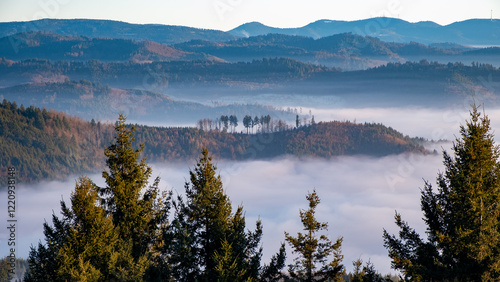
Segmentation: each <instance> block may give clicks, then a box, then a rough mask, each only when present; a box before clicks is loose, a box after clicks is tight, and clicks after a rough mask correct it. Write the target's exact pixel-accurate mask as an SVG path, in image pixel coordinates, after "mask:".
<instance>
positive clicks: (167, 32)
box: [0, 19, 236, 44]
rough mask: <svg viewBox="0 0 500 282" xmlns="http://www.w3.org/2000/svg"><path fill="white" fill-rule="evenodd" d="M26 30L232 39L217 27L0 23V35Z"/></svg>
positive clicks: (166, 39) (168, 40) (165, 39)
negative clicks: (214, 28) (215, 28)
mask: <svg viewBox="0 0 500 282" xmlns="http://www.w3.org/2000/svg"><path fill="white" fill-rule="evenodd" d="M29 31H43V32H50V33H55V34H62V35H73V36H87V37H91V38H118V39H129V40H136V41H143V40H149V41H154V42H158V43H162V44H175V43H181V42H186V41H189V40H193V39H203V40H210V41H227V40H231V39H235V38H236V36H234V35H231V34H229V33H226V32H223V31H219V30H209V29H199V28H191V27H185V26H172V25H161V24H130V23H125V22H119V21H110V20H89V19H73V20H62V19H42V20H37V21H28V22H5V23H0V37H5V36H8V35H13V34H16V33H22V32H29Z"/></svg>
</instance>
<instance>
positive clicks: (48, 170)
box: [0, 99, 425, 185]
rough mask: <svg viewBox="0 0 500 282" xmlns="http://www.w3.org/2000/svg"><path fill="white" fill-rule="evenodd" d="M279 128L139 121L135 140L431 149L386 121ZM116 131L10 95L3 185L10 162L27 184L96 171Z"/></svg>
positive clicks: (268, 150) (225, 154) (338, 151)
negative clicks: (249, 130)
mask: <svg viewBox="0 0 500 282" xmlns="http://www.w3.org/2000/svg"><path fill="white" fill-rule="evenodd" d="M279 128H283V127H281V126H280V127H279ZM275 130H276V129H275ZM277 130H278V131H266V132H263V133H259V134H256V135H253V134H238V133H228V132H227V131H226V130H223V131H220V130H210V131H203V130H199V129H196V128H186V127H184V128H180V127H179V128H165V127H149V126H139V125H138V126H137V127H136V138H135V139H136V146H137V145H138V144H139V143H144V144H145V147H144V152H143V154H144V156H145V157H147V158H148V160H150V161H153V162H167V161H178V160H190V161H192V160H194V159H196V158H197V157H198V156H199V153H200V151H201V149H202V148H203V147H207V148H208V149H209V150H210V152H211V153H212V154H213V155H214V156H215V157H216V158H218V159H231V160H245V159H249V158H252V159H254V158H256V159H263V158H273V157H280V156H287V155H292V156H298V157H320V158H330V157H334V156H341V155H357V154H363V155H371V156H384V155H389V154H398V153H402V152H420V153H423V152H425V150H424V148H423V147H422V146H421V145H419V143H418V140H416V139H411V138H409V137H407V136H404V135H403V134H401V133H399V132H397V131H396V130H394V129H392V128H387V127H385V126H383V125H381V124H355V123H350V122H326V123H318V124H312V125H309V126H302V127H299V128H296V129H277ZM112 136H113V126H112V125H111V124H109V123H108V124H102V123H100V122H97V123H96V122H95V121H92V122H85V121H83V120H81V119H79V118H74V117H70V116H67V115H65V114H62V113H58V112H54V111H46V110H40V109H39V108H35V107H29V108H24V107H18V105H17V104H16V103H14V102H13V103H11V102H8V101H7V100H5V99H4V100H3V102H2V104H0V172H1V174H2V175H1V177H0V184H2V185H3V184H5V181H6V180H7V177H5V176H6V174H7V168H8V167H10V166H14V167H15V168H16V170H17V171H18V172H19V181H22V182H35V181H40V180H43V179H57V178H64V177H66V176H67V175H68V174H72V173H82V172H86V173H91V172H97V171H99V170H101V169H102V168H103V166H104V153H103V152H104V148H105V147H106V146H108V145H109V144H110V142H111V140H112V138H113V137H112ZM256 144H257V145H256ZM2 181H3V182H2Z"/></svg>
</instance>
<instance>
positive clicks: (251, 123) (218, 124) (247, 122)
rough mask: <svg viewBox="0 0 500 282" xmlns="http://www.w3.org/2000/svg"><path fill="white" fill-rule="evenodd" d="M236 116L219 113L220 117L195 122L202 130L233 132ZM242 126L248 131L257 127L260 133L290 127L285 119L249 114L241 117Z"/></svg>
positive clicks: (236, 123) (236, 120)
mask: <svg viewBox="0 0 500 282" xmlns="http://www.w3.org/2000/svg"><path fill="white" fill-rule="evenodd" d="M238 122H239V120H238V117H237V116H236V115H230V116H227V115H221V116H220V118H216V119H215V120H212V119H208V118H205V119H201V120H199V121H198V123H197V128H198V129H200V130H203V131H212V130H217V131H225V132H228V131H230V132H233V133H234V132H235V131H236V127H238ZM242 122H243V126H244V127H245V128H246V130H247V134H248V133H249V129H250V128H252V133H253V129H254V127H257V130H256V132H260V133H271V132H276V131H284V130H288V129H291V128H292V127H291V126H290V125H288V124H287V123H286V122H285V121H283V120H281V119H279V120H274V119H273V118H271V115H261V116H260V118H259V117H258V116H255V117H254V118H252V117H251V116H250V115H245V117H243V120H242Z"/></svg>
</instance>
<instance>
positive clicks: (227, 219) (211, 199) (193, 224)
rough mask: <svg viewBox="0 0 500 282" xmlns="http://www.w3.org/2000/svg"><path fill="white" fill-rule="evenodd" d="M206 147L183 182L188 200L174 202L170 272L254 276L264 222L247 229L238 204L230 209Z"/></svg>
mask: <svg viewBox="0 0 500 282" xmlns="http://www.w3.org/2000/svg"><path fill="white" fill-rule="evenodd" d="M216 170H217V168H216V166H215V165H214V164H213V163H212V158H211V157H210V156H209V153H208V150H207V149H203V151H202V156H201V158H200V160H199V162H198V163H197V165H196V168H195V169H194V170H192V171H190V183H186V185H185V189H186V200H185V201H184V200H183V199H182V197H180V196H179V197H178V199H177V201H175V202H174V204H173V206H174V208H175V211H176V214H175V216H174V219H173V221H172V223H171V224H170V226H169V227H168V231H167V232H166V239H165V240H166V241H168V242H169V245H168V246H166V248H165V250H164V253H165V254H166V255H167V256H168V257H169V263H170V264H171V267H172V268H171V271H172V276H173V277H174V279H176V280H190V281H195V280H198V281H218V280H221V281H245V280H248V279H257V278H258V277H257V276H258V274H259V270H260V258H261V255H262V250H261V248H260V239H261V236H262V227H261V224H260V221H258V222H257V226H256V230H255V231H254V232H251V231H248V232H246V231H245V217H244V215H243V208H242V207H241V206H240V207H238V208H237V210H236V211H235V212H234V213H233V211H232V207H231V202H230V200H229V197H228V196H227V195H226V194H225V192H224V190H223V185H222V181H221V178H220V175H217V174H216Z"/></svg>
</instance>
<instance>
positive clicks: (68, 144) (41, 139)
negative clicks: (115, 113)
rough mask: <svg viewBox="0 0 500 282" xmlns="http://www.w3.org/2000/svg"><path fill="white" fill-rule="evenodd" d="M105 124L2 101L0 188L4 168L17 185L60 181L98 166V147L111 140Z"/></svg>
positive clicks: (99, 154) (100, 156) (99, 149)
mask: <svg viewBox="0 0 500 282" xmlns="http://www.w3.org/2000/svg"><path fill="white" fill-rule="evenodd" d="M112 133H113V128H112V127H111V126H110V125H109V124H101V123H95V122H93V123H91V122H86V121H83V120H81V119H79V118H75V117H71V116H68V115H65V114H63V113H59V112H55V111H47V110H46V109H43V110H41V109H39V108H35V107H33V106H30V107H27V108H25V107H24V106H18V105H17V104H16V102H12V103H11V102H8V101H7V100H3V102H2V104H1V105H0V140H1V141H0V154H1V155H0V162H1V164H0V166H1V170H0V171H1V173H2V178H1V179H2V185H3V184H5V183H6V180H7V177H5V176H6V174H7V168H8V167H9V166H13V167H15V168H16V170H17V171H18V179H19V181H21V182H33V181H36V180H42V179H53V178H63V177H66V176H67V175H68V174H74V173H82V172H85V171H94V170H95V169H96V168H99V167H102V160H103V157H102V148H103V147H104V146H105V145H106V144H108V143H109V142H110V140H111V138H112Z"/></svg>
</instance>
